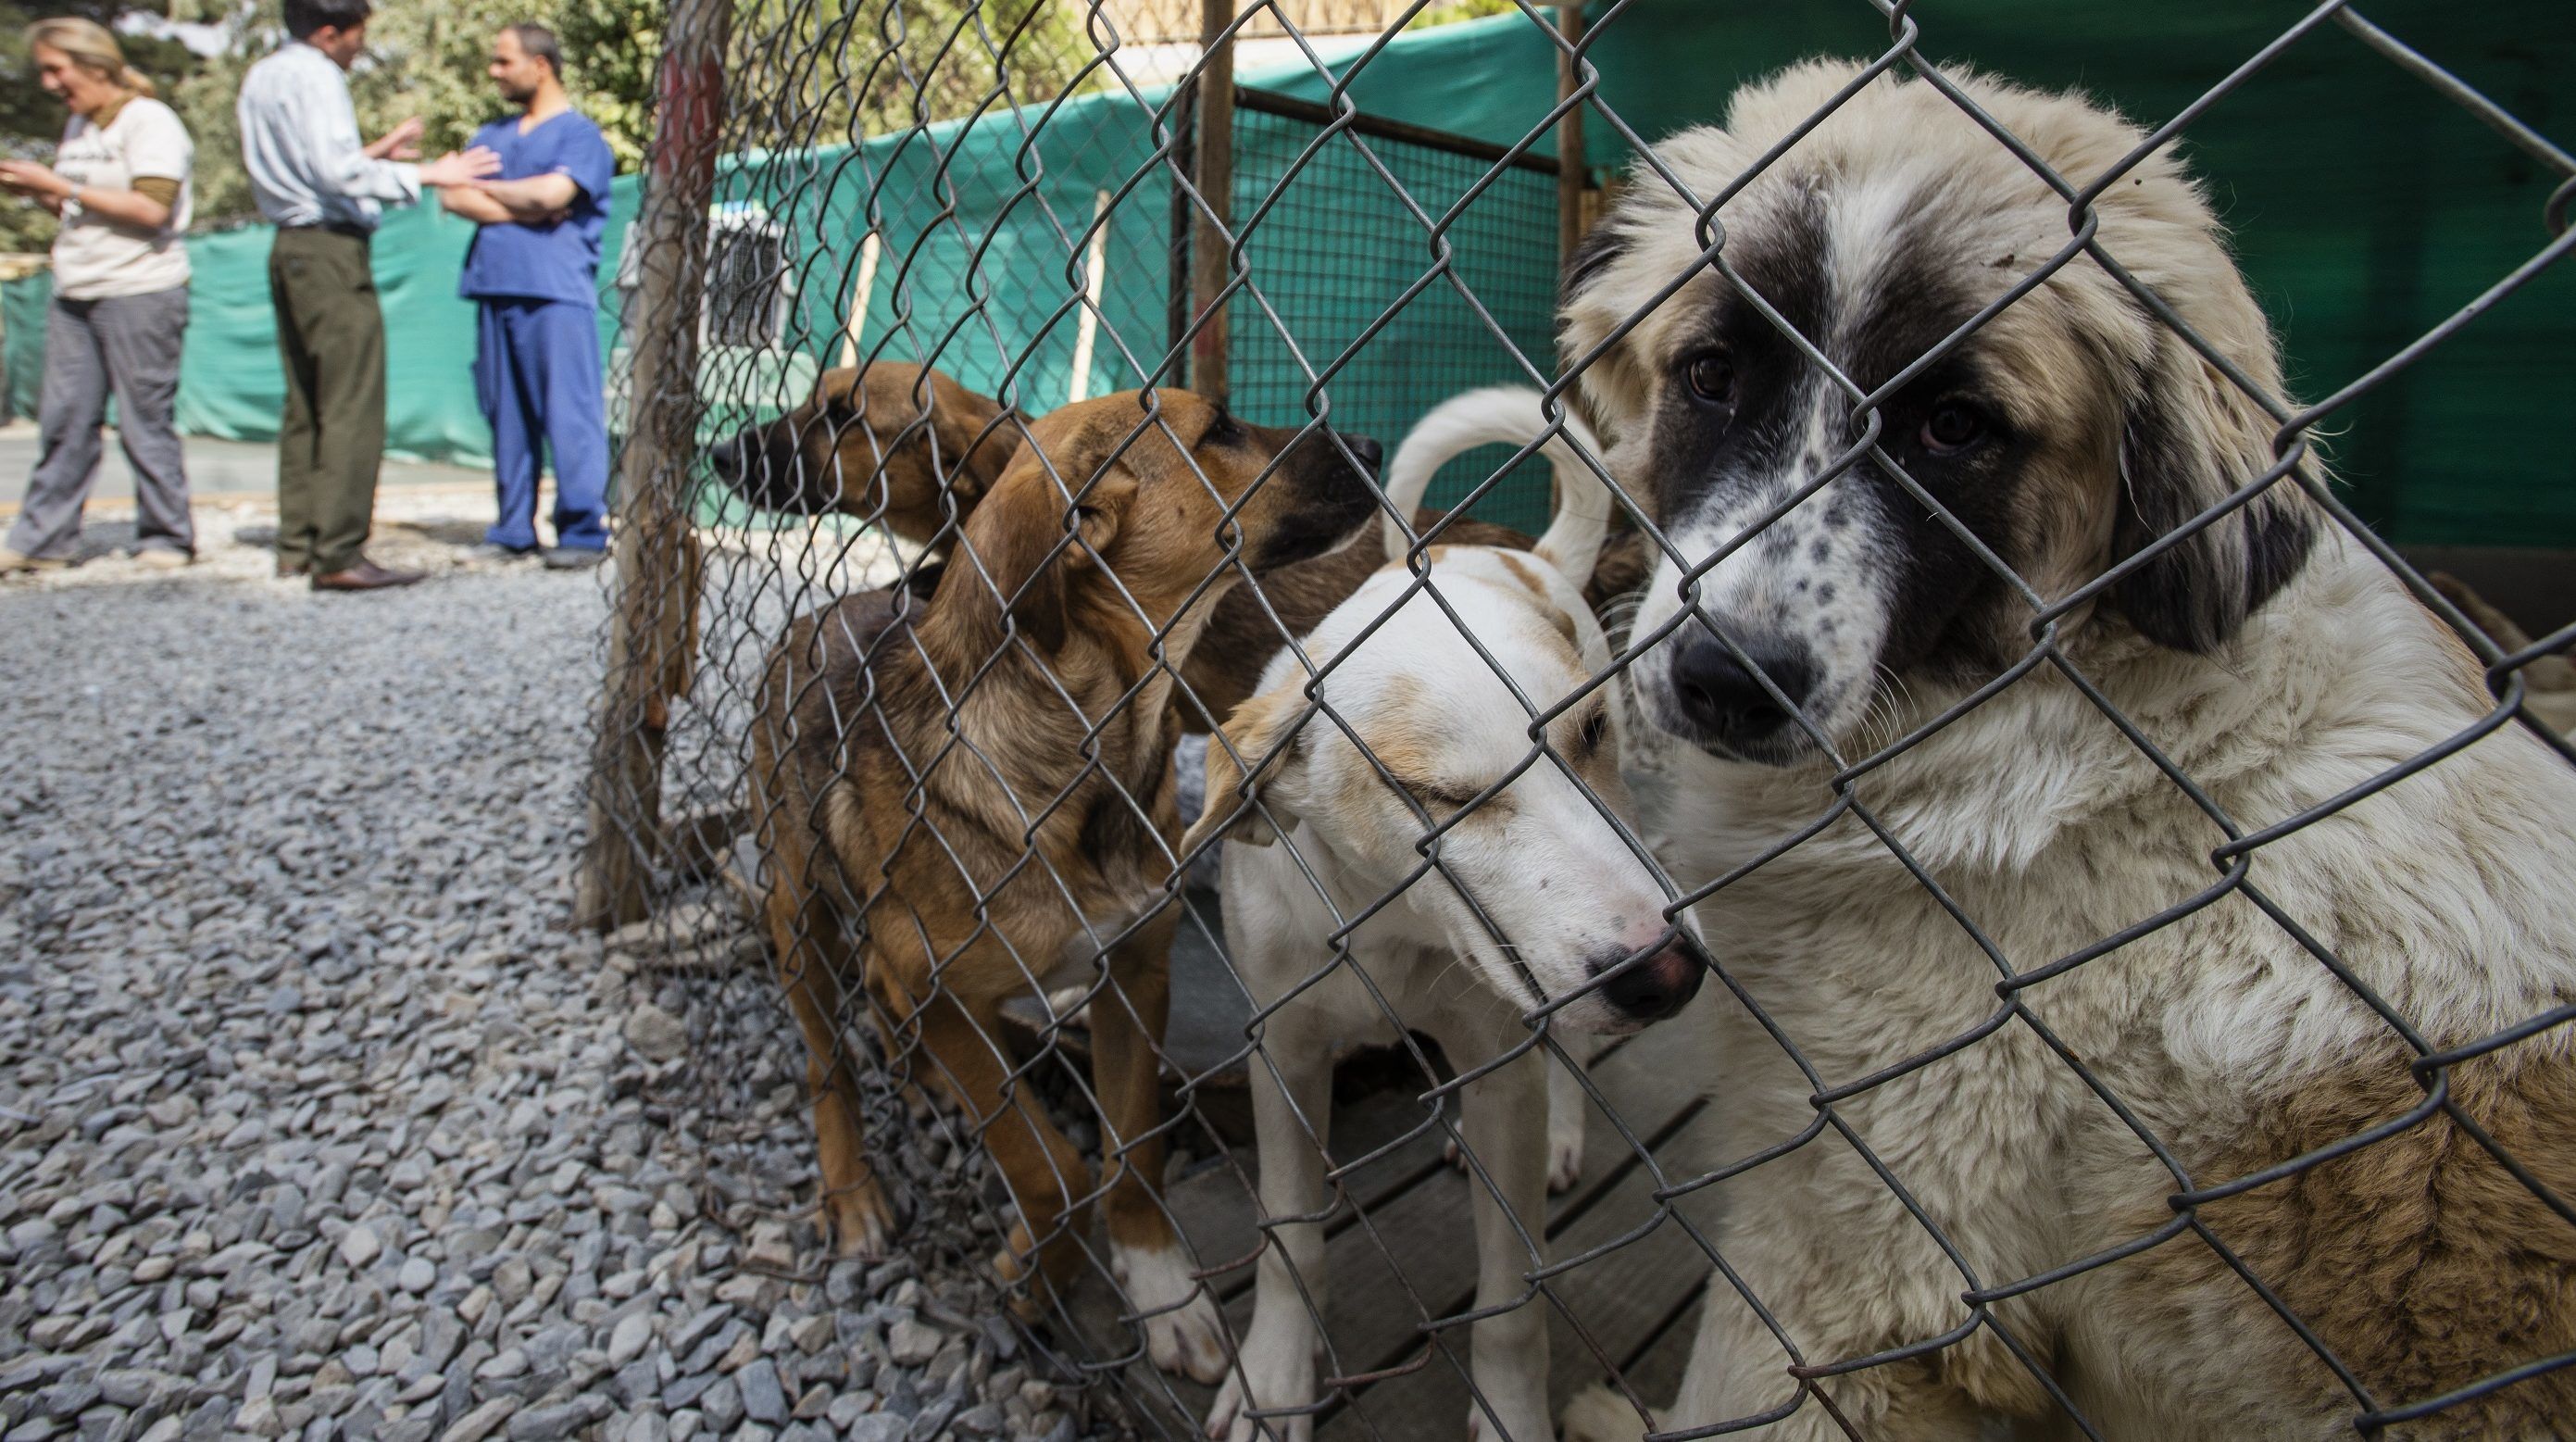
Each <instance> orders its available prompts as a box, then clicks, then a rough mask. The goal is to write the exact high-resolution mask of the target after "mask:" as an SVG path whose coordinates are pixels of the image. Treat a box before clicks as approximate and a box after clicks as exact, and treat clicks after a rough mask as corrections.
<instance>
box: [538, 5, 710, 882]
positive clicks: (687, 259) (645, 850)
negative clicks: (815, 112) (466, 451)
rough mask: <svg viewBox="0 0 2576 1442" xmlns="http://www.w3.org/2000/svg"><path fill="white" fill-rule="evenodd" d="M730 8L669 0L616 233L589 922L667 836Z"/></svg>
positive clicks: (689, 593) (682, 681) (688, 613)
mask: <svg viewBox="0 0 2576 1442" xmlns="http://www.w3.org/2000/svg"><path fill="white" fill-rule="evenodd" d="M732 21H733V5H732V0H673V3H672V5H671V10H670V23H669V26H668V28H667V29H666V30H665V31H664V34H663V50H662V65H661V73H660V75H659V77H658V80H657V84H656V89H657V91H658V96H657V100H658V107H657V108H658V111H659V114H658V115H657V117H656V120H655V125H654V133H653V147H652V152H651V154H650V156H649V157H648V160H647V171H648V176H647V180H646V184H645V187H644V199H643V206H642V208H641V209H640V210H639V211H638V212H637V213H636V217H635V223H634V226H633V228H632V229H631V230H630V231H629V232H628V235H627V239H626V243H627V244H628V245H630V246H641V247H643V249H642V252H641V255H642V263H641V265H640V266H639V267H638V276H639V284H638V285H637V287H636V291H635V294H634V296H633V297H632V298H631V299H630V300H629V302H628V304H629V306H630V309H629V311H628V312H627V314H626V316H625V317H624V326H623V329H624V332H625V334H626V336H627V338H628V345H629V347H630V349H629V351H628V357H629V362H630V378H629V385H628V390H627V394H628V402H627V426H626V445H625V449H624V451H623V452H622V453H621V454H620V456H619V458H618V498H617V536H616V540H615V543H614V544H615V551H614V556H615V560H616V570H615V573H614V574H615V577H616V583H617V591H616V602H615V606H614V609H613V610H612V612H611V614H610V616H609V621H608V647H607V651H608V655H607V668H606V672H607V674H606V677H605V681H604V684H603V686H602V689H601V695H600V704H599V716H598V722H599V729H598V733H597V735H596V737H595V738H594V739H593V742H592V746H591V762H590V798H589V800H590V834H589V837H588V839H587V841H586V842H585V844H584V846H583V850H582V858H581V869H580V873H579V876H578V877H577V879H576V883H575V886H574V896H573V915H574V924H575V925H578V926H583V927H589V928H595V929H598V930H603V931H605V930H609V929H611V928H614V927H618V926H623V925H626V924H628V923H630V922H634V921H640V920H642V919H643V918H644V916H645V915H646V914H647V912H648V911H649V910H650V906H651V880H652V875H653V870H654V867H655V864H656V863H657V862H658V861H660V860H661V859H662V858H663V857H664V856H665V855H666V854H667V851H668V849H669V848H668V845H667V842H666V839H665V838H664V837H663V835H662V751H663V747H664V744H665V739H666V737H667V735H668V732H669V729H670V724H671V703H672V701H673V700H674V699H676V698H677V697H679V696H682V695H684V694H686V693H687V691H688V687H689V673H690V669H691V666H692V664H693V662H694V659H695V654H696V648H697V629H698V628H697V602H698V571H699V565H698V555H697V541H696V537H695V536H694V535H693V534H692V532H691V530H690V527H689V513H688V507H689V477H690V463H691V460H692V456H693V453H694V451H695V449H696V443H697V424H698V411H699V401H698V393H697V392H698V386H697V372H698V312H699V306H700V303H701V301H702V299H703V295H704V290H705V281H706V234H707V206H708V202H709V200H710V199H711V198H712V196H713V194H714V190H715V166H716V152H717V148H718V145H719V143H720V136H721V133H722V130H723V125H724V54H725V43H726V36H727V33H728V31H729V30H730V28H731V26H732Z"/></svg>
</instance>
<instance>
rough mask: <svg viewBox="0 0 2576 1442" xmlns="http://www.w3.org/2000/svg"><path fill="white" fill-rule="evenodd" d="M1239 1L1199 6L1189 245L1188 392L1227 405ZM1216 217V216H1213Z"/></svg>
mask: <svg viewBox="0 0 2576 1442" xmlns="http://www.w3.org/2000/svg"><path fill="white" fill-rule="evenodd" d="M1235 4H1236V0H1199V79H1198V92H1197V105H1196V107H1195V109H1196V114H1195V116H1194V119H1195V120H1196V122H1197V125H1196V140H1197V146H1196V149H1197V155H1196V157H1195V164H1194V166H1193V173H1192V175H1191V183H1192V184H1194V185H1196V186H1197V187H1198V192H1199V199H1200V200H1201V201H1202V202H1204V203H1205V205H1206V207H1207V208H1206V209H1205V210H1202V211H1200V212H1199V213H1198V224H1197V226H1196V230H1195V238H1194V239H1193V240H1192V242H1191V244H1190V304H1191V310H1192V312H1193V318H1194V319H1197V320H1199V322H1200V324H1199V330H1198V333H1197V335H1195V336H1194V337H1192V338H1191V341H1190V389H1192V390H1194V391H1197V392H1198V393H1199V394H1200V395H1203V396H1209V397H1212V398H1214V399H1216V400H1220V401H1222V400H1224V399H1225V398H1226V397H1227V395H1228V394H1230V386H1229V379H1228V377H1227V375H1226V317H1225V310H1224V308H1223V307H1222V306H1220V305H1219V304H1218V300H1217V297H1218V296H1219V295H1220V294H1221V293H1222V292H1223V291H1224V290H1225V285H1226V281H1227V279H1228V277H1229V276H1230V274H1231V265H1230V263H1229V257H1230V251H1231V248H1232V245H1233V241H1232V238H1231V235H1230V232H1231V231H1232V230H1233V228H1234V36H1233V35H1232V33H1231V27H1232V26H1233V24H1234V9H1235ZM1211 212H1213V214H1214V218H1213V219H1211V218H1210V213H1211Z"/></svg>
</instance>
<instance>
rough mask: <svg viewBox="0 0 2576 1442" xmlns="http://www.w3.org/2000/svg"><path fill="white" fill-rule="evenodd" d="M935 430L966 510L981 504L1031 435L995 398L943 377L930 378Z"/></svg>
mask: <svg viewBox="0 0 2576 1442" xmlns="http://www.w3.org/2000/svg"><path fill="white" fill-rule="evenodd" d="M929 376H930V385H931V396H932V407H931V417H932V424H933V425H934V426H935V427H936V428H937V430H938V439H939V455H940V459H941V460H942V461H944V462H945V463H946V464H947V469H948V485H949V489H950V490H951V491H953V492H955V493H956V496H957V499H958V500H959V501H960V502H962V503H965V504H968V505H972V504H973V503H975V502H977V501H980V500H982V499H983V498H984V497H985V495H987V494H988V493H990V492H991V491H992V489H993V487H994V485H995V484H996V483H997V482H999V481H1000V480H1001V478H1002V472H1003V471H1005V470H1007V469H1009V468H1010V464H1011V461H1012V460H1013V458H1015V457H1017V456H1018V455H1019V453H1020V444H1021V441H1022V440H1023V439H1024V438H1025V437H1026V435H1027V433H1028V432H1027V420H1026V418H1025V417H1023V416H1021V415H1020V414H1019V412H1018V411H1017V410H1016V409H1014V408H1012V407H1009V406H1005V405H1003V404H1002V403H1001V402H1000V401H997V400H995V399H993V398H992V397H991V396H988V395H982V394H979V393H977V392H975V391H970V390H968V389H966V387H964V386H962V385H959V384H958V383H957V381H956V380H955V378H953V377H951V376H949V375H948V374H947V373H946V372H944V371H937V370H933V371H930V372H929Z"/></svg>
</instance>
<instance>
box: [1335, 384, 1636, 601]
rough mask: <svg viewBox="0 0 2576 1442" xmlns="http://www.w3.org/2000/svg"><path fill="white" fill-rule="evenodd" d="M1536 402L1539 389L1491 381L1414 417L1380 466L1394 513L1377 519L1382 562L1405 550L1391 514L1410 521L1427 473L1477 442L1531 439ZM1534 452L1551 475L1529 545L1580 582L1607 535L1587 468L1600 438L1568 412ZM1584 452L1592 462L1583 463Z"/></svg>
mask: <svg viewBox="0 0 2576 1442" xmlns="http://www.w3.org/2000/svg"><path fill="white" fill-rule="evenodd" d="M1539 403H1540V396H1539V393H1538V392H1536V391H1534V390H1530V389H1528V388H1527V387H1525V386H1495V387H1492V388H1491V389H1487V390H1481V391H1468V392H1467V393H1465V394H1464V395H1457V396H1452V397H1450V398H1449V399H1448V400H1445V401H1442V402H1441V403H1440V404H1438V405H1436V406H1433V407H1432V408H1431V409H1430V411H1429V412H1427V413H1426V414H1425V415H1424V416H1423V417H1422V419H1421V420H1419V421H1416V422H1414V425H1413V429H1412V430H1410V431H1407V432H1406V433H1405V436H1404V444H1402V445H1400V446H1398V447H1396V448H1395V459H1394V460H1393V461H1392V462H1390V463H1389V464H1388V465H1387V468H1386V498H1387V500H1388V501H1389V502H1390V503H1391V504H1393V506H1394V507H1395V515H1391V516H1388V517H1386V518H1385V531H1386V554H1387V558H1388V559H1390V560H1396V561H1401V560H1403V559H1404V556H1405V553H1406V552H1407V551H1409V550H1411V549H1412V547H1413V538H1412V535H1411V533H1410V532H1409V531H1408V530H1407V529H1406V528H1405V525H1404V523H1403V521H1399V520H1397V519H1396V518H1397V517H1398V516H1401V517H1403V518H1404V520H1405V521H1409V520H1411V519H1412V518H1413V513H1414V511H1415V510H1416V509H1417V508H1418V507H1420V506H1421V504H1422V497H1423V494H1424V493H1425V492H1426V491H1428V490H1430V489H1431V477H1432V476H1433V475H1434V474H1436V473H1437V472H1438V471H1439V469H1440V468H1441V467H1442V466H1445V465H1447V464H1449V462H1451V461H1453V460H1456V459H1457V458H1458V457H1459V456H1461V455H1464V454H1466V453H1467V452H1469V451H1472V450H1474V449H1475V448H1476V447H1478V446H1491V445H1506V446H1526V445H1528V444H1529V443H1530V442H1531V441H1533V440H1535V439H1537V438H1538V436H1539V435H1540V434H1541V433H1542V432H1544V431H1546V430H1547V429H1548V422H1547V417H1546V416H1545V415H1543V414H1542V413H1541V412H1540V409H1539ZM1577 447H1580V448H1581V450H1580V452H1578V450H1577V449H1576V448H1577ZM1540 449H1541V450H1542V451H1544V452H1546V454H1547V458H1548V462H1549V464H1550V465H1551V466H1553V467H1554V469H1555V472H1556V514H1555V515H1554V516H1553V517H1551V518H1550V519H1549V521H1548V525H1547V534H1546V535H1544V536H1541V537H1539V539H1538V544H1537V545H1536V546H1534V547H1533V548H1532V549H1533V550H1534V551H1535V552H1536V553H1537V554H1538V556H1539V557H1540V558H1541V559H1543V560H1545V561H1547V562H1548V563H1549V564H1551V565H1553V566H1555V567H1556V568H1557V570H1559V571H1561V572H1563V573H1564V574H1565V576H1566V577H1567V579H1569V580H1571V581H1573V582H1574V584H1575V585H1577V586H1581V585H1583V584H1584V583H1585V582H1587V581H1589V580H1591V579H1592V567H1593V564H1594V563H1595V562H1596V561H1598V560H1599V559H1600V558H1601V545H1602V542H1604V541H1606V540H1607V539H1609V535H1610V519H1611V513H1612V509H1611V508H1612V504H1613V503H1612V501H1611V499H1610V488H1609V487H1608V486H1605V485H1603V484H1602V482H1601V474H1600V473H1599V472H1597V471H1595V470H1594V469H1593V467H1594V466H1596V465H1598V464H1599V463H1600V456H1601V442H1600V440H1599V439H1598V438H1597V437H1595V436H1594V435H1593V434H1592V431H1591V428H1590V427H1588V426H1586V425H1584V424H1583V422H1582V421H1581V420H1579V419H1577V418H1576V417H1575V415H1574V414H1573V413H1572V412H1570V411H1569V412H1567V414H1566V417H1565V426H1564V429H1562V430H1560V431H1558V432H1556V433H1554V434H1552V435H1549V436H1548V438H1547V443H1546V444H1545V445H1543V446H1541V447H1540ZM1586 454H1588V455H1590V456H1591V457H1592V459H1590V460H1586V459H1585V455H1586Z"/></svg>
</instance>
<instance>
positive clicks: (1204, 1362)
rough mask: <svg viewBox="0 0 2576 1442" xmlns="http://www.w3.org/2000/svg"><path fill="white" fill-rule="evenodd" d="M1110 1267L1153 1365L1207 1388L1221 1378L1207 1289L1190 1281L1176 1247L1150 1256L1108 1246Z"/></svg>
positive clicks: (1221, 1353)
mask: <svg viewBox="0 0 2576 1442" xmlns="http://www.w3.org/2000/svg"><path fill="white" fill-rule="evenodd" d="M1109 1266H1110V1270H1111V1272H1112V1273H1113V1274H1114V1275H1115V1276H1116V1277H1117V1279H1118V1289H1119V1291H1120V1292H1122V1293H1123V1294H1125V1296H1126V1298H1127V1305H1128V1307H1129V1308H1131V1309H1132V1310H1133V1311H1134V1312H1135V1313H1137V1316H1138V1321H1139V1324H1140V1325H1142V1326H1143V1327H1144V1329H1145V1347H1146V1350H1147V1352H1148V1353H1150V1354H1151V1355H1152V1357H1153V1359H1154V1365H1155V1366H1157V1367H1160V1368H1162V1369H1163V1370H1164V1371H1166V1372H1170V1373H1173V1374H1174V1375H1176V1376H1183V1377H1187V1378H1189V1379H1190V1380H1192V1381H1194V1382H1204V1383H1207V1384H1209V1385H1211V1386H1213V1385H1215V1383H1216V1382H1217V1380H1218V1379H1220V1378H1222V1377H1223V1376H1224V1375H1225V1328H1224V1324H1223V1323H1222V1322H1221V1321H1220V1320H1219V1318H1218V1316H1217V1310H1216V1302H1215V1301H1214V1300H1213V1299H1212V1298H1210V1297H1209V1296H1208V1293H1207V1288H1205V1287H1203V1286H1201V1285H1200V1284H1199V1280H1198V1278H1196V1277H1194V1276H1192V1275H1190V1263H1189V1258H1187V1257H1185V1256H1183V1255H1182V1254H1181V1249H1180V1248H1178V1247H1170V1246H1166V1247H1158V1248H1155V1249H1153V1250H1150V1251H1148V1250H1144V1249H1131V1248H1127V1247H1121V1246H1118V1245H1117V1244H1115V1243H1112V1244H1111V1245H1110V1249H1109Z"/></svg>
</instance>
